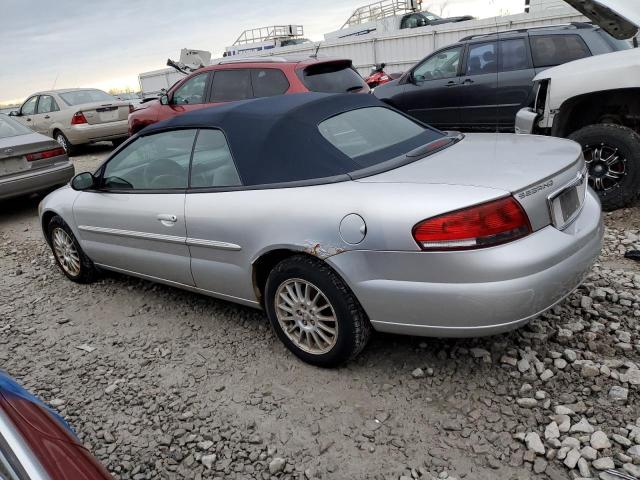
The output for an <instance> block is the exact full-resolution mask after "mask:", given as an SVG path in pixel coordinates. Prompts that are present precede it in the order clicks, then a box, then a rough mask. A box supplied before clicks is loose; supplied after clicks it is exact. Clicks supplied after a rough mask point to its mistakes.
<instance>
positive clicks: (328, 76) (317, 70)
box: [301, 63, 369, 93]
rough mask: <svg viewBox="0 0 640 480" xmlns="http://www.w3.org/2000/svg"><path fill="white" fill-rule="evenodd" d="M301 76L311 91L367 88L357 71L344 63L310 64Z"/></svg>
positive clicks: (350, 90)
mask: <svg viewBox="0 0 640 480" xmlns="http://www.w3.org/2000/svg"><path fill="white" fill-rule="evenodd" d="M301 76H302V82H303V83H304V84H305V86H306V87H307V88H308V89H309V90H310V91H312V92H324V93H346V92H358V91H360V90H362V89H365V90H368V88H369V87H367V84H366V82H365V81H364V80H363V79H362V77H361V76H360V75H359V74H358V72H356V71H355V70H354V69H353V68H352V67H351V65H350V64H345V63H320V64H318V65H311V66H309V67H307V68H305V69H304V71H303V72H302V75H301Z"/></svg>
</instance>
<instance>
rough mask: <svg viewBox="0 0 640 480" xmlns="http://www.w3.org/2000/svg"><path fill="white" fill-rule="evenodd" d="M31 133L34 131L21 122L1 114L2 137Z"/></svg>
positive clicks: (0, 127) (0, 130)
mask: <svg viewBox="0 0 640 480" xmlns="http://www.w3.org/2000/svg"><path fill="white" fill-rule="evenodd" d="M29 133H33V132H32V131H31V130H29V129H28V128H27V127H25V126H24V125H22V124H21V123H18V122H16V121H15V120H13V119H11V118H9V117H7V116H6V115H4V114H2V115H0V138H8V137H17V136H18V135H27V134H29Z"/></svg>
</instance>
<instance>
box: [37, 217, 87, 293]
mask: <svg viewBox="0 0 640 480" xmlns="http://www.w3.org/2000/svg"><path fill="white" fill-rule="evenodd" d="M47 235H48V238H49V245H50V246H51V251H52V252H53V257H54V258H55V260H56V263H57V264H58V266H59V267H60V270H62V273H64V274H65V275H66V277H67V278H68V279H69V280H71V281H73V282H76V283H91V282H93V281H94V280H95V279H96V278H97V276H98V270H97V268H96V266H95V265H94V264H93V262H92V261H91V259H90V258H89V257H87V255H86V254H85V253H84V252H83V251H82V248H81V247H80V244H79V243H78V240H77V239H76V237H75V235H74V234H73V232H72V231H71V228H69V226H68V225H67V224H66V223H65V222H64V220H62V218H61V217H59V216H58V215H56V216H55V217H53V218H52V219H51V221H50V222H49V225H48V227H47Z"/></svg>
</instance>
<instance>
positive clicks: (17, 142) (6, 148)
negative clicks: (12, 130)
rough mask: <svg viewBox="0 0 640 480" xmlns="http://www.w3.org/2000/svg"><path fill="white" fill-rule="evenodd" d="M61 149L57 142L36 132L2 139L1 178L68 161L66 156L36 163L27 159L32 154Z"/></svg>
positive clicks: (0, 149)
mask: <svg viewBox="0 0 640 480" xmlns="http://www.w3.org/2000/svg"><path fill="white" fill-rule="evenodd" d="M59 147H60V145H59V144H58V143H57V142H56V141H55V140H53V139H51V138H49V137H45V136H44V135H40V134H39V133H35V132H34V133H29V134H26V135H18V136H15V137H8V138H3V139H0V177H7V176H10V175H16V174H22V173H26V172H29V171H33V170H37V169H39V168H46V167H49V166H51V165H53V164H55V163H58V162H60V161H63V160H64V161H66V160H67V156H66V154H65V155H60V156H55V157H50V158H44V159H41V160H34V161H28V160H27V158H26V156H27V155H28V154H30V153H37V152H42V151H45V150H53V149H55V148H59Z"/></svg>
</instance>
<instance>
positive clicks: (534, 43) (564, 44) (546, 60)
mask: <svg viewBox="0 0 640 480" xmlns="http://www.w3.org/2000/svg"><path fill="white" fill-rule="evenodd" d="M531 53H532V54H533V63H534V65H535V66H536V67H553V66H556V65H562V64H563V63H567V62H572V61H574V60H579V59H580V58H585V57H590V56H591V51H590V50H589V48H588V47H587V44H586V43H584V40H583V39H582V37H580V36H579V35H536V36H532V37H531Z"/></svg>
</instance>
